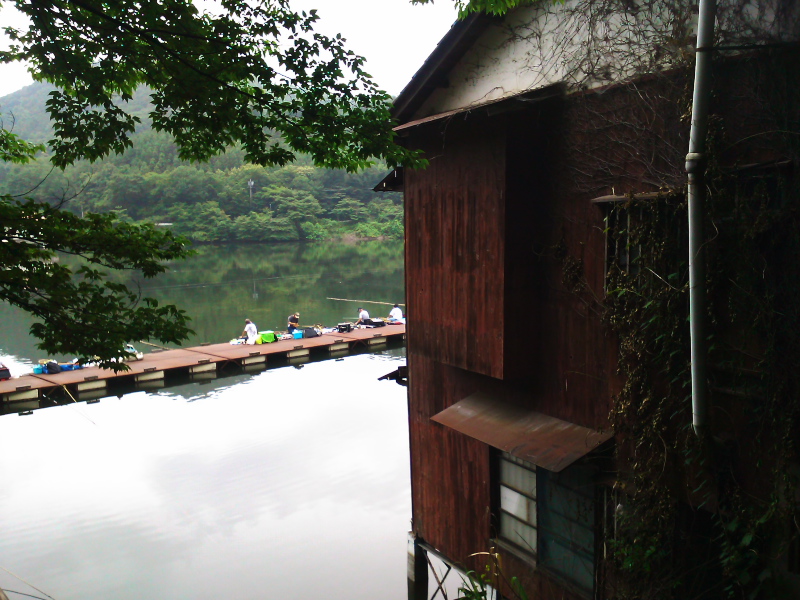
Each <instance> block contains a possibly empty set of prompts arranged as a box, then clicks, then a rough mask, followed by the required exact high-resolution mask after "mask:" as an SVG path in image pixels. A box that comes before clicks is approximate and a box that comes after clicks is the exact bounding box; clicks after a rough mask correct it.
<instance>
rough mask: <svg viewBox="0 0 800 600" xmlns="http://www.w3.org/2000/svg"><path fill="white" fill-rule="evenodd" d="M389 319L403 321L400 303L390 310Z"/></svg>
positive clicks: (390, 320)
mask: <svg viewBox="0 0 800 600" xmlns="http://www.w3.org/2000/svg"><path fill="white" fill-rule="evenodd" d="M387 320H388V321H389V322H390V323H392V322H395V321H401V322H402V321H403V310H402V309H401V308H400V305H399V304H395V305H394V308H393V309H392V310H391V311H389V318H388V319H387Z"/></svg>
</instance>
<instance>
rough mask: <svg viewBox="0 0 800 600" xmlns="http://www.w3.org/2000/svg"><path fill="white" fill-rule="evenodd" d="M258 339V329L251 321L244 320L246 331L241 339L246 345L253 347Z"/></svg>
mask: <svg viewBox="0 0 800 600" xmlns="http://www.w3.org/2000/svg"><path fill="white" fill-rule="evenodd" d="M257 337H258V327H256V324H255V323H253V322H252V321H251V320H250V319H245V320H244V331H242V335H241V339H243V340H244V343H245V344H250V345H253V344H255V343H256V338H257Z"/></svg>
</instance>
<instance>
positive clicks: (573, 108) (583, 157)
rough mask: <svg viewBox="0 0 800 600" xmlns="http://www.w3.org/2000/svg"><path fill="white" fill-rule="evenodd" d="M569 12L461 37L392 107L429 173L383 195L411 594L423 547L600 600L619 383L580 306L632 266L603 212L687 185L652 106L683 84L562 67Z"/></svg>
mask: <svg viewBox="0 0 800 600" xmlns="http://www.w3.org/2000/svg"><path fill="white" fill-rule="evenodd" d="M570 6H572V8H570ZM565 7H566V8H565ZM574 7H575V3H572V2H567V3H566V5H553V6H549V5H548V6H544V5H541V4H540V5H536V6H533V7H523V8H522V9H518V10H516V11H513V12H512V13H510V14H509V15H507V16H506V17H503V18H495V17H488V16H484V15H473V16H471V17H469V18H467V19H465V20H463V21H459V22H457V23H456V24H455V25H454V26H453V27H452V28H451V30H450V31H449V32H448V33H447V34H446V35H445V37H444V38H443V40H442V41H441V42H440V44H439V45H438V46H437V48H436V49H435V50H434V52H433V53H432V54H431V56H430V57H429V58H428V60H427V61H426V62H425V64H424V65H423V66H422V68H421V69H420V70H419V71H418V73H417V74H416V75H415V76H414V78H413V79H412V80H411V82H410V83H409V84H408V85H407V87H406V88H405V89H404V90H403V92H402V93H401V94H400V96H399V97H398V98H397V99H396V100H395V103H394V116H395V118H396V119H397V121H398V123H399V125H398V127H397V128H396V131H397V133H398V134H399V136H400V137H401V139H402V142H403V144H404V145H406V146H407V147H408V148H411V149H415V150H420V151H422V152H423V154H424V156H425V158H427V160H428V161H429V166H428V167H427V168H425V169H420V170H412V169H405V170H404V171H403V170H402V169H400V170H396V171H394V172H393V173H392V174H390V175H389V176H388V177H387V178H386V179H385V180H384V181H383V182H381V184H379V186H378V187H377V188H376V190H380V189H402V190H403V192H404V202H405V211H406V212H405V227H406V250H405V252H406V294H407V305H408V317H409V320H408V325H407V332H408V334H407V335H408V372H409V379H408V381H409V422H410V442H411V478H412V501H413V522H412V535H413V537H414V540H415V548H416V553H417V555H416V562H417V565H418V568H417V569H416V574H415V577H416V578H417V580H418V581H417V583H418V585H417V588H416V589H412V591H411V594H412V595H414V596H415V597H416V598H423V597H425V596H426V594H425V590H424V589H422V590H421V589H420V586H421V587H423V588H425V587H426V586H427V583H426V579H425V578H426V575H425V571H426V569H425V568H424V561H423V560H422V558H421V557H424V554H425V552H432V553H435V554H436V555H438V556H440V557H442V558H443V559H444V560H445V561H446V562H449V563H450V564H453V565H455V566H457V567H459V568H460V569H462V570H469V569H474V570H478V571H481V570H482V568H483V564H484V562H485V556H477V557H476V556H474V554H475V553H481V552H484V553H485V552H487V551H489V550H490V549H494V551H496V552H497V553H498V554H499V555H501V556H502V564H503V572H504V575H505V576H506V577H509V578H510V577H516V578H518V579H519V581H520V582H521V584H522V586H523V587H524V588H525V589H526V591H527V594H528V597H529V598H537V599H544V600H546V599H550V598H553V599H555V598H559V599H572V598H575V599H578V598H600V597H606V596H605V595H604V592H603V589H604V585H605V582H604V581H603V573H602V572H601V569H600V567H599V565H600V562H601V561H600V558H601V557H603V556H605V555H606V554H607V552H608V549H607V547H606V540H607V538H608V530H609V528H613V526H614V508H615V505H616V504H615V500H614V494H615V491H614V489H613V482H614V481H615V470H616V467H615V463H614V459H613V455H614V452H613V447H614V444H615V440H614V434H613V431H612V427H611V423H610V420H609V414H610V411H611V410H612V406H613V398H614V396H615V394H618V393H619V392H620V389H621V387H622V383H623V382H622V379H621V377H620V375H618V364H617V363H618V354H619V348H618V340H617V338H616V337H615V335H614V334H613V333H612V332H611V331H610V330H609V328H608V327H607V326H606V325H605V324H604V323H603V320H602V314H601V312H600V311H598V310H596V307H597V303H595V302H593V301H587V294H588V295H590V296H591V295H593V296H594V297H595V298H599V299H602V297H603V296H604V294H605V287H604V286H605V284H606V274H607V269H608V267H609V264H610V262H614V261H617V262H619V261H622V260H623V256H622V255H623V254H627V253H628V251H629V249H626V248H625V246H624V244H622V245H620V244H619V240H618V239H616V238H614V237H613V235H609V234H610V233H613V232H612V231H611V229H612V228H613V227H612V224H611V223H610V222H609V220H608V215H609V213H608V210H607V207H608V205H609V203H613V202H615V201H620V200H624V199H626V198H630V197H632V196H633V195H634V194H647V193H650V194H652V195H653V197H656V196H658V193H659V190H661V192H662V193H663V192H664V190H668V189H669V190H672V189H680V188H681V187H682V185H683V182H684V180H685V174H684V173H683V169H682V167H683V155H684V154H685V152H686V148H687V147H688V140H687V137H688V125H687V124H686V123H685V120H682V118H681V110H679V107H678V104H679V103H678V101H677V99H676V101H675V103H674V105H672V110H669V111H657V110H656V111H653V110H651V109H652V107H650V106H649V105H647V104H646V102H645V100H644V99H645V98H646V97H647V98H649V97H653V98H655V97H659V98H662V97H664V96H665V95H666V96H669V94H671V93H673V92H674V91H675V90H677V89H679V88H680V89H681V90H684V91H685V89H686V83H687V81H686V80H685V79H683V80H681V77H684V75H682V74H681V73H682V72H680V73H679V72H677V71H676V72H675V73H674V74H670V75H667V76H658V77H656V76H648V75H647V74H646V73H643V69H644V67H641V65H640V66H639V67H636V69H638V70H636V69H634V67H632V66H631V61H629V60H627V61H626V60H625V57H623V56H622V55H619V54H614V52H613V51H609V52H608V53H607V54H608V56H610V58H607V61H608V64H607V65H606V70H605V71H603V70H602V69H597V70H595V71H592V72H588V71H583V72H582V75H579V74H578V70H576V69H577V68H576V67H575V65H574V64H570V61H569V60H566V59H565V57H569V56H573V57H577V54H576V53H577V50H576V48H577V47H580V46H581V43H582V40H583V38H582V37H581V34H580V32H578V33H576V32H575V31H577V30H575V31H572V30H571V29H570V27H569V26H568V25H569V23H570V22H572V21H570V19H576V18H578V17H579V16H580V13H579V12H575V11H576V9H575V8H574ZM565 10H566V11H569V10H571V11H573V12H568V13H563V12H561V13H560V12H559V11H565ZM559 15H562V16H564V15H566V16H564V18H563V19H562V22H561V25H559V26H558V27H561V29H559V30H558V31H555V29H558V27H555V28H554V27H552V26H550V25H548V24H549V23H551V22H552V21H551V20H552V19H553V18H554V17H558V16H559ZM575 22H577V21H575ZM537 28H538V29H537ZM577 29H578V30H579V29H580V27H578V28H577ZM537 31H538V32H539V35H534V34H535V33H536V32H537ZM570 31H572V33H571V34H570ZM532 32H533V33H532ZM619 33H620V35H621V36H623V35H626V34H625V32H624V31H620V32H619ZM724 34H725V32H724V31H723V36H722V37H723V38H724V37H725V35H724ZM781 35H783V34H782V33H781ZM548 36H549V37H548ZM729 37H730V36H729ZM601 43H604V42H602V40H601ZM605 43H608V40H605ZM571 53H572V54H571ZM640 58H642V57H640V56H637V60H638V59H640ZM632 69H633V70H632ZM600 71H603V72H602V73H601V72H600ZM632 74H634V75H636V78H635V85H631V83H630V82H631V79H630V77H629V76H630V75H632ZM688 83H689V84H691V79H689V80H688ZM735 91H736V90H735V89H734V95H735ZM681 93H682V92H681ZM675 98H677V96H676V97H675ZM736 102H738V104H737V106H738V107H739V108H738V109H737V108H735V107H734V108H732V109H731V110H734V111H735V110H740V109H741V106H743V105H744V103H745V100H744V99H742V98H739V99H738V100H736ZM643 106H644V108H643ZM648 111H649V112H648ZM642 113H647V114H644V115H643V114H642ZM637 119H638V120H637ZM754 120H758V119H754ZM742 126H743V127H745V128H746V127H747V124H746V123H743V125H742ZM754 127H755V125H754ZM643 131H646V132H647V133H648V134H649V135H647V136H643V133H642V132H643ZM665 139H668V140H669V144H665V143H664V140H665ZM740 150H741V152H740V153H739V154H738V155H737V158H736V160H737V161H741V160H743V158H744V157H745V155H746V153H747V152H750V151H752V152H751V153H752V154H754V156H755V155H758V156H756V157H755V158H754V160H757V161H762V162H763V161H767V162H768V161H770V160H774V159H775V158H776V156H773V155H774V154H775V153H774V152H773V153H770V151H769V149H767V150H766V151H765V150H764V149H763V148H760V149H753V148H751V147H749V146H748V149H747V150H745V149H744V148H740ZM644 155H646V158H643V156H644ZM615 239H616V241H615ZM614 244H617V245H614ZM624 260H627V261H628V262H630V256H628V257H627V258H626V259H624ZM573 270H578V271H580V280H581V286H582V288H581V292H580V293H576V291H575V289H574V287H575V286H574V281H573V279H574V278H573V277H572V276H571V275H573V273H572V271H573ZM420 565H422V566H420ZM501 587H503V586H502V585H501ZM507 589H508V588H505V589H504V590H503V591H504V592H505V591H506V590H507Z"/></svg>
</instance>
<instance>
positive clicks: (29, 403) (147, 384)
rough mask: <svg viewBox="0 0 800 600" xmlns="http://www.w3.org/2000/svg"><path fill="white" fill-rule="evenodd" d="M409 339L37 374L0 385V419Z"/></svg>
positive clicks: (163, 357) (190, 353)
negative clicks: (60, 395)
mask: <svg viewBox="0 0 800 600" xmlns="http://www.w3.org/2000/svg"><path fill="white" fill-rule="evenodd" d="M405 334H406V327H405V325H387V326H386V327H376V328H373V329H356V330H353V331H351V332H348V333H324V334H322V335H321V336H319V337H314V338H305V339H300V340H296V339H293V340H280V341H277V342H272V343H269V344H257V345H253V346H249V345H246V344H241V345H233V344H230V343H223V344H205V345H202V346H195V347H192V348H176V349H173V350H157V351H154V352H150V353H148V354H145V355H144V358H142V360H137V361H132V362H129V363H127V365H128V370H127V371H121V372H119V373H114V371H111V370H109V369H100V368H99V367H86V368H84V369H78V370H76V371H62V372H61V373H56V374H53V375H51V374H33V373H32V374H29V375H22V376H20V377H13V378H11V379H8V380H6V381H0V403H2V404H3V405H6V404H7V405H8V406H3V409H4V410H2V411H0V414H2V413H3V412H15V411H17V410H27V409H29V408H38V407H39V400H40V399H41V398H42V397H44V396H47V395H48V394H50V393H52V392H55V391H58V390H66V391H67V392H68V393H69V395H70V396H73V397H74V398H75V399H78V400H87V399H92V398H98V397H101V396H103V395H106V394H107V393H108V387H109V386H129V387H135V388H137V389H157V388H161V387H165V382H164V379H165V378H166V377H167V376H168V375H170V374H182V375H187V374H188V375H189V376H190V379H192V380H198V381H202V380H207V379H213V378H214V377H216V373H217V371H218V370H222V369H226V368H230V367H232V366H236V367H238V368H239V370H240V371H243V372H256V371H259V370H263V369H266V368H267V365H268V364H269V363H270V361H273V362H282V363H285V362H287V361H288V362H289V364H292V363H293V362H296V361H297V360H305V359H308V358H310V356H311V354H312V353H313V354H319V353H321V352H325V353H328V354H330V356H331V357H333V356H341V355H343V354H345V353H347V352H350V351H352V350H353V349H356V348H357V347H359V346H362V347H363V348H365V349H370V348H375V347H378V346H380V345H383V344H387V343H389V342H390V341H402V340H405Z"/></svg>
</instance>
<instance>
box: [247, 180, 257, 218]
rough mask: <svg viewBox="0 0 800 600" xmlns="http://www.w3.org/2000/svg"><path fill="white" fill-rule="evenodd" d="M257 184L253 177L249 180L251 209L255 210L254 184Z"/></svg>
mask: <svg viewBox="0 0 800 600" xmlns="http://www.w3.org/2000/svg"><path fill="white" fill-rule="evenodd" d="M255 184H256V182H255V181H253V180H252V179H251V180H249V181H248V182H247V187H249V188H250V210H253V186H254V185H255Z"/></svg>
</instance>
